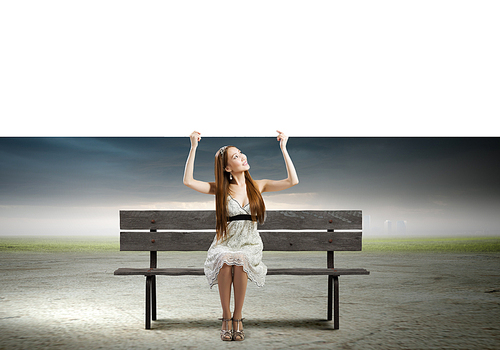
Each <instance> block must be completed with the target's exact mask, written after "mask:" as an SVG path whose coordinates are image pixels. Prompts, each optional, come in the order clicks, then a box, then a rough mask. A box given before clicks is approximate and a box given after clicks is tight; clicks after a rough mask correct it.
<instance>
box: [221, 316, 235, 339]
mask: <svg viewBox="0 0 500 350" xmlns="http://www.w3.org/2000/svg"><path fill="white" fill-rule="evenodd" d="M219 320H220V321H222V322H224V321H225V322H226V329H221V330H220V339H221V340H222V341H231V340H233V330H232V329H229V321H232V320H233V319H232V318H219ZM223 325H224V324H223Z"/></svg>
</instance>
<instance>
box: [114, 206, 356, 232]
mask: <svg viewBox="0 0 500 350" xmlns="http://www.w3.org/2000/svg"><path fill="white" fill-rule="evenodd" d="M266 215H267V217H266V221H265V223H264V224H263V225H259V230H323V229H324V230H328V229H332V230H361V229H362V211H361V210H268V211H267V212H266ZM330 221H331V222H330ZM120 229H122V230H151V229H153V230H155V229H156V230H211V229H212V230H213V229H215V211H214V210H120Z"/></svg>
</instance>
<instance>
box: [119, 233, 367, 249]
mask: <svg viewBox="0 0 500 350" xmlns="http://www.w3.org/2000/svg"><path fill="white" fill-rule="evenodd" d="M260 236H261V238H262V242H263V244H264V250H267V251H360V250H361V248H362V239H361V236H362V233H361V232H360V231H359V232H358V231H351V232H314V231H313V232H310V231H300V232H296V231H295V232H294V231H292V232H260ZM214 237H215V232H213V231H212V232H203V231H198V232H121V234H120V250H122V251H207V250H208V248H209V247H210V244H212V241H213V239H214ZM330 241H331V242H330Z"/></svg>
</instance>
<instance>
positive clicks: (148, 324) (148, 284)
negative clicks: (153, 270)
mask: <svg viewBox="0 0 500 350" xmlns="http://www.w3.org/2000/svg"><path fill="white" fill-rule="evenodd" d="M152 284H153V276H146V329H151V285H152Z"/></svg>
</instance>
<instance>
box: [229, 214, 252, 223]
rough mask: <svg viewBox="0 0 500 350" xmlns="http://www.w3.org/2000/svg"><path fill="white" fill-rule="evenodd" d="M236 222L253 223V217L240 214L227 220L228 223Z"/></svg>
mask: <svg viewBox="0 0 500 350" xmlns="http://www.w3.org/2000/svg"><path fill="white" fill-rule="evenodd" d="M235 220H250V221H252V215H246V214H240V215H235V216H230V217H228V218H227V221H228V222H229V221H235Z"/></svg>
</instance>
